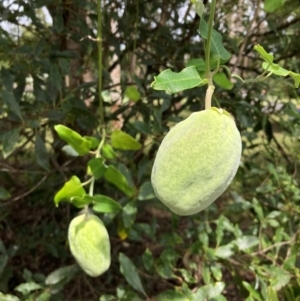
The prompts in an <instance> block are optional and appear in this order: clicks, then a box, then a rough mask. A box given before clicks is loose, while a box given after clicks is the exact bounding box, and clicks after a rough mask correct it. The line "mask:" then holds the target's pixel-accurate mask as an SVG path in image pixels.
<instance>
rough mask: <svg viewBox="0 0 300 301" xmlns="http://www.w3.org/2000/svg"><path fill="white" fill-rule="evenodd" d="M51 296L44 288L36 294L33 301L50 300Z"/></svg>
mask: <svg viewBox="0 0 300 301" xmlns="http://www.w3.org/2000/svg"><path fill="white" fill-rule="evenodd" d="M51 296H52V294H51V293H50V292H49V291H48V290H46V291H44V292H42V293H41V294H40V295H38V296H37V297H36V299H35V300H34V301H48V300H50V298H51Z"/></svg>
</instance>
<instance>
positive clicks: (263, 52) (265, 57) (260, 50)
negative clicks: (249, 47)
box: [254, 44, 274, 64]
mask: <svg viewBox="0 0 300 301" xmlns="http://www.w3.org/2000/svg"><path fill="white" fill-rule="evenodd" d="M254 50H256V51H257V52H258V53H259V54H260V57H261V58H262V59H263V60H265V61H266V62H267V63H268V64H273V60H274V56H273V55H272V54H270V53H268V52H266V50H265V49H264V48H263V47H262V46H260V45H259V44H257V45H255V46H254Z"/></svg>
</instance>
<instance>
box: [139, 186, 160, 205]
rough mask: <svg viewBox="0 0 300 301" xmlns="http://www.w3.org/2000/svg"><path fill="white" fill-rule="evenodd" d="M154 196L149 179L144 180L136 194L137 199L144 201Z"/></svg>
mask: <svg viewBox="0 0 300 301" xmlns="http://www.w3.org/2000/svg"><path fill="white" fill-rule="evenodd" d="M155 197H156V196H155V194H154V190H153V187H152V184H151V182H150V181H146V182H145V183H143V184H142V186H141V187H140V190H139V194H138V200H140V201H146V200H151V199H154V198H155Z"/></svg>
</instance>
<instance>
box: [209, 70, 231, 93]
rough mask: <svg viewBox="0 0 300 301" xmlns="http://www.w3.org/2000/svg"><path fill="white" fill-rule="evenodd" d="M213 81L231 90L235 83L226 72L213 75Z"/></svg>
mask: <svg viewBox="0 0 300 301" xmlns="http://www.w3.org/2000/svg"><path fill="white" fill-rule="evenodd" d="M213 81H214V82H215V83H216V84H217V85H218V86H220V87H221V88H223V89H225V90H231V89H232V88H233V87H234V84H233V83H232V82H231V81H230V80H229V79H228V78H227V76H226V75H225V73H224V72H219V73H217V74H215V75H214V76H213Z"/></svg>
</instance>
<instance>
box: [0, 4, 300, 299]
mask: <svg viewBox="0 0 300 301" xmlns="http://www.w3.org/2000/svg"><path fill="white" fill-rule="evenodd" d="M206 2H207V1H206ZM269 2H270V1H269ZM275 2H276V1H274V3H275ZM277 2H278V1H277ZM279 2H280V1H279ZM282 2H283V1H282ZM102 6H103V22H102V24H103V68H104V71H103V74H100V75H99V74H98V71H97V61H98V51H97V43H96V42H95V40H94V39H95V38H96V32H97V3H96V2H95V1H91V0H73V1H70V0H62V1H58V0H4V1H1V3H0V21H1V23H0V72H1V73H0V141H1V146H0V147H1V149H2V155H1V157H0V233H1V235H0V300H3V301H6V300H12V301H15V300H37V301H42V300H51V301H62V300H65V301H68V300H70V301H71V300H72V301H73V300H78V301H79V300H82V301H89V300H101V301H105V300H122V301H125V300H128V301H132V300H175V301H176V300H180V301H181V300H194V301H201V300H215V301H224V300H229V301H235V300H237V301H240V300H248V301H251V300H258V301H264V300H272V301H277V300H287V301H294V300H300V270H299V268H300V257H299V251H298V250H299V247H300V246H299V244H300V238H299V229H300V228H299V222H300V188H299V179H300V178H299V167H300V154H299V149H300V115H299V106H300V101H299V92H300V90H299V89H295V88H294V87H293V82H292V81H291V80H290V79H287V78H283V77H280V78H279V77H276V76H272V77H270V78H269V79H268V80H267V81H264V82H259V83H248V84H247V85H245V84H242V83H241V81H236V80H235V79H233V80H232V82H233V83H234V85H232V86H231V85H229V86H228V85H225V86H223V87H218V86H216V90H215V95H214V99H213V105H214V106H217V107H222V108H225V109H227V110H228V111H229V112H230V113H231V114H232V115H233V116H234V117H235V120H236V124H237V126H238V128H239V130H240V132H241V136H242V141H243V155H242V161H241V165H240V168H239V171H238V173H237V176H236V177H235V179H234V181H233V183H232V184H231V186H230V188H229V189H228V190H227V191H226V192H225V193H224V194H223V195H222V196H221V197H220V198H219V199H218V200H217V201H216V202H215V203H214V204H213V205H211V206H210V207H209V208H207V209H206V210H205V211H203V212H201V213H199V214H196V215H194V216H191V217H178V216H175V215H172V214H171V213H170V212H169V211H168V210H167V209H166V208H165V207H164V206H163V205H162V204H161V203H160V202H159V201H158V200H157V199H156V198H155V197H154V195H153V191H152V189H151V184H150V173H151V167H152V164H153V160H154V157H155V154H156V151H157V149H158V146H159V144H160V142H161V140H162V138H163V137H164V135H165V134H166V133H167V132H168V130H169V128H170V127H172V126H173V125H174V124H176V123H177V122H179V121H181V120H182V119H184V118H186V117H187V116H189V114H190V113H191V112H194V111H199V110H202V109H203V108H204V95H205V88H197V89H192V90H187V91H184V92H181V93H177V94H173V95H168V94H166V93H164V92H159V91H154V90H153V89H151V88H150V84H151V82H152V81H153V79H154V76H156V75H158V74H159V73H160V72H161V71H163V70H165V69H167V68H171V69H172V70H173V71H180V70H181V69H183V68H184V67H185V66H186V65H187V64H188V62H189V60H191V59H197V58H203V57H204V49H203V43H202V42H201V39H200V38H199V35H198V33H197V30H198V27H199V18H198V17H197V16H196V14H195V12H194V10H193V7H192V4H191V3H190V1H188V0H161V1H158V0H152V1H139V0H126V1H122V0H110V1H107V0H103V1H102ZM207 6H208V4H207ZM299 24H300V8H299V1H298V0H287V1H286V2H285V3H284V4H283V5H279V6H278V8H277V9H275V10H274V11H272V12H266V11H265V10H264V5H263V1H261V0H252V1H250V0H249V1H248V0H246V1H240V0H219V1H217V12H216V18H215V28H216V29H217V30H218V31H219V32H220V33H221V34H222V36H223V42H224V45H225V47H226V48H227V49H228V50H229V52H230V53H231V54H232V57H231V59H230V61H229V62H228V64H227V65H228V67H229V68H230V69H231V71H232V72H234V73H236V74H238V75H239V76H241V77H243V78H244V79H246V78H253V77H256V76H257V75H259V74H261V73H262V69H261V60H260V59H259V58H258V55H257V54H256V53H254V52H253V46H254V45H255V44H257V43H259V44H261V45H262V46H263V47H264V48H265V49H266V50H267V51H268V52H270V53H272V54H273V55H274V57H275V62H276V63H278V64H280V65H281V66H282V67H285V68H287V69H288V70H293V71H294V72H298V73H299V72H300V70H299V69H300V47H299V41H300V25H299ZM98 76H102V77H103V92H102V95H103V98H104V101H105V102H104V104H105V126H106V128H107V132H108V134H110V133H111V132H112V130H114V129H122V130H123V131H125V132H126V133H128V134H130V135H132V136H133V137H135V138H136V139H137V140H138V141H139V142H140V143H141V144H142V145H143V147H142V148H141V149H140V150H139V151H122V152H121V151H117V150H116V151H115V152H114V155H112V156H111V158H110V159H108V161H109V162H110V163H111V164H113V165H114V166H116V167H117V168H118V169H119V170H120V171H121V172H122V173H123V174H124V175H125V176H126V178H127V180H128V182H129V183H130V184H131V185H132V186H133V187H135V191H136V193H135V195H134V197H133V198H129V197H127V196H126V195H124V194H123V193H122V192H120V191H118V190H117V189H116V188H115V187H114V186H112V185H111V184H109V183H107V182H106V181H105V180H103V179H100V180H98V181H97V182H96V186H95V191H96V192H97V193H101V194H104V195H107V196H110V197H112V198H113V199H115V200H117V201H118V202H119V203H120V204H122V206H123V207H124V209H123V211H122V212H121V213H119V214H115V215H113V214H104V215H100V216H101V218H102V219H103V220H104V222H105V224H106V225H107V228H108V232H109V234H110V239H111V245H112V265H111V268H110V269H109V270H108V271H107V272H106V273H105V274H104V275H102V276H100V277H98V278H95V279H94V278H90V277H88V276H86V275H85V274H84V273H83V272H81V271H80V270H79V269H78V268H77V266H76V265H75V260H74V259H73V258H72V256H71V254H70V251H69V247H68V244H67V229H68V225H69V222H70V220H71V219H72V218H73V217H74V216H75V215H76V214H77V212H78V209H77V208H75V207H74V206H72V205H70V204H68V203H62V204H60V205H59V207H57V208H56V207H55V205H54V202H53V197H54V195H55V193H56V192H57V191H58V189H60V187H61V186H62V185H63V183H64V182H65V181H66V180H67V179H69V178H70V177H71V176H72V175H73V174H76V175H77V176H78V177H79V178H81V179H82V181H84V179H87V178H86V177H87V175H86V163H87V161H88V158H87V157H72V156H70V154H69V153H68V152H66V150H65V149H63V146H64V143H63V142H62V141H61V140H60V139H59V138H58V136H57V134H56V132H55V131H54V129H53V127H54V125H56V124H64V125H66V126H68V127H70V128H73V129H75V130H76V131H78V132H79V133H81V135H89V136H93V135H94V136H96V137H99V120H100V119H99V103H98V95H97V93H98V91H97V78H98ZM120 254H121V255H120ZM120 264H121V266H122V267H123V268H122V271H120ZM133 265H134V266H135V267H136V269H134V268H133ZM124 267H129V269H128V270H126V269H125V271H124ZM131 268H132V269H131Z"/></svg>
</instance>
